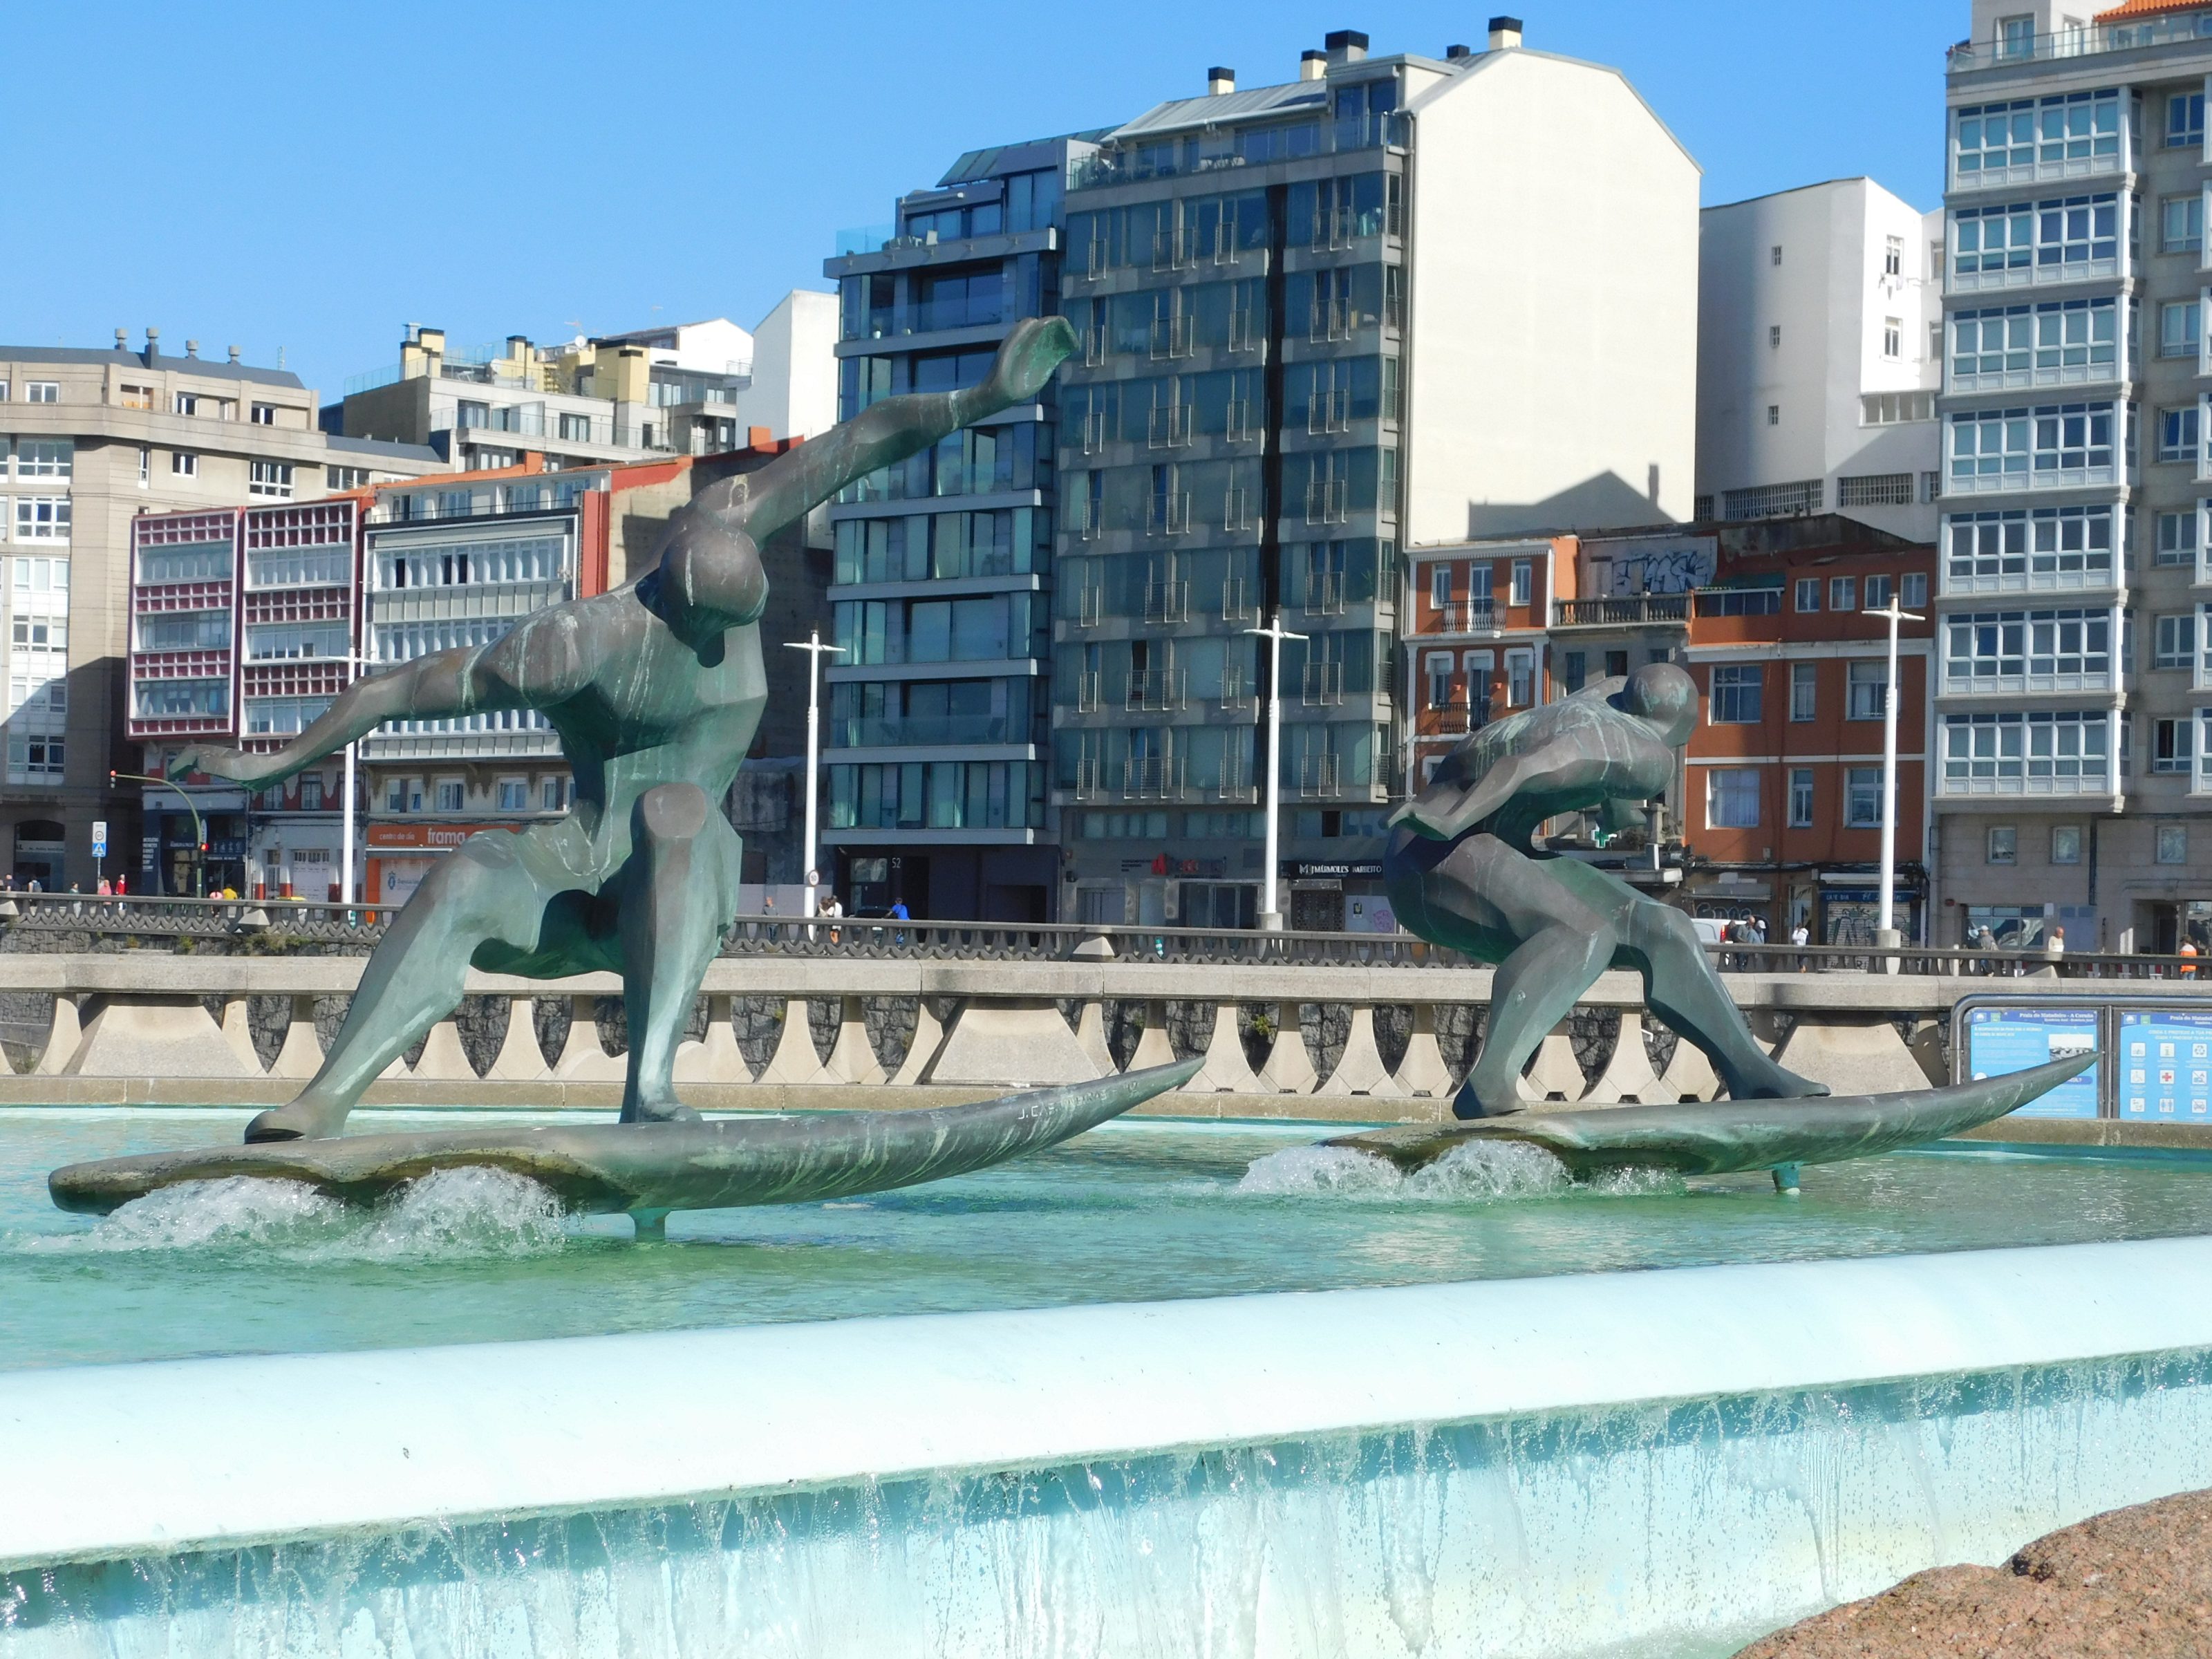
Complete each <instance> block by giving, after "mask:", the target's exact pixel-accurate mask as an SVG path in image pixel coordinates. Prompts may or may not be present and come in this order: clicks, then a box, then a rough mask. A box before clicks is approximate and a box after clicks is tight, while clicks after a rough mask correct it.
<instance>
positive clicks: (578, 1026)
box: [553, 997, 629, 1083]
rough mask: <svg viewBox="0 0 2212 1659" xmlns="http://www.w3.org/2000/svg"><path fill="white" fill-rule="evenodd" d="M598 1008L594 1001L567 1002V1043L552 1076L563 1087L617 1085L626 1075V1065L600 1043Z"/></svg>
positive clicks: (619, 1057) (578, 1000) (574, 1000)
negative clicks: (569, 1085)
mask: <svg viewBox="0 0 2212 1659" xmlns="http://www.w3.org/2000/svg"><path fill="white" fill-rule="evenodd" d="M598 1005H599V999H598V998H597V997H570V998H569V999H568V1041H567V1042H564V1043H562V1045H561V1058H560V1059H559V1060H556V1061H554V1063H553V1075H554V1076H555V1077H556V1078H558V1079H561V1081H562V1082H563V1083H620V1082H622V1081H623V1079H624V1078H625V1077H627V1076H628V1075H629V1063H628V1062H627V1061H626V1060H624V1059H623V1056H622V1055H620V1054H609V1053H608V1052H607V1051H606V1048H605V1046H604V1045H603V1044H602V1043H601V1042H600V1041H599V1006H598Z"/></svg>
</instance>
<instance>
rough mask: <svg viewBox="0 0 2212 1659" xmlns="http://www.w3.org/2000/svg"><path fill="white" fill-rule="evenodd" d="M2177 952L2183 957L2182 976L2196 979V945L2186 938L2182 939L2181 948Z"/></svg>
mask: <svg viewBox="0 0 2212 1659" xmlns="http://www.w3.org/2000/svg"><path fill="white" fill-rule="evenodd" d="M2175 954H2176V955H2177V956H2179V957H2180V958H2181V977H2182V978H2184V979H2195V978H2196V977H2197V947H2196V945H2193V944H2191V942H2190V941H2189V940H2187V939H2184V940H2182V941H2181V949H2180V950H2179V951H2176V952H2175Z"/></svg>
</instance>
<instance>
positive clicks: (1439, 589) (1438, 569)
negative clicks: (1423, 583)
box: [1429, 564, 1452, 611]
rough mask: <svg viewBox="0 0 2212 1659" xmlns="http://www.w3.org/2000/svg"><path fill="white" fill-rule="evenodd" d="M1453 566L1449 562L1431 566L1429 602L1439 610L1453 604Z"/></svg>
mask: <svg viewBox="0 0 2212 1659" xmlns="http://www.w3.org/2000/svg"><path fill="white" fill-rule="evenodd" d="M1451 590H1452V568H1451V567H1450V566H1449V565H1448V564H1432V565H1431V566H1430V567H1429V603H1430V605H1432V606H1434V607H1435V608H1436V609H1437V610H1438V611H1443V610H1445V609H1448V608H1449V606H1450V605H1451Z"/></svg>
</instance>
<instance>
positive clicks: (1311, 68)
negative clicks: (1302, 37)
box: [1298, 52, 1328, 81]
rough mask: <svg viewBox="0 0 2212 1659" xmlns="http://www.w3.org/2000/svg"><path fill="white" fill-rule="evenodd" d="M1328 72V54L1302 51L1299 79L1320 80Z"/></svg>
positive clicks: (1299, 61) (1299, 60)
mask: <svg viewBox="0 0 2212 1659" xmlns="http://www.w3.org/2000/svg"><path fill="white" fill-rule="evenodd" d="M1327 73H1328V53H1327V52H1302V53H1300V54H1299V56H1298V79H1299V80H1301V81H1318V80H1320V79H1321V77H1322V76H1323V75H1325V74H1327Z"/></svg>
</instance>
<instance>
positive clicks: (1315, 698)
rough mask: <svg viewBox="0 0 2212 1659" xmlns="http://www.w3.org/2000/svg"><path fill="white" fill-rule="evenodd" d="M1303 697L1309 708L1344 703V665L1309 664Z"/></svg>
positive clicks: (1327, 663)
mask: <svg viewBox="0 0 2212 1659" xmlns="http://www.w3.org/2000/svg"><path fill="white" fill-rule="evenodd" d="M1303 695H1304V700H1305V702H1306V703H1307V704H1308V706H1309V707H1314V706H1320V705H1326V704H1331V703H1340V702H1343V701H1344V665H1343V664H1342V663H1340V662H1310V663H1308V664H1307V665H1306V671H1305V684H1304V688H1303Z"/></svg>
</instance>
